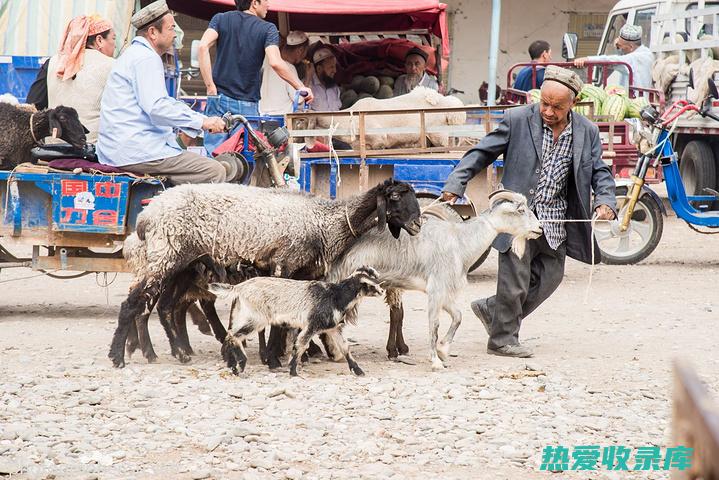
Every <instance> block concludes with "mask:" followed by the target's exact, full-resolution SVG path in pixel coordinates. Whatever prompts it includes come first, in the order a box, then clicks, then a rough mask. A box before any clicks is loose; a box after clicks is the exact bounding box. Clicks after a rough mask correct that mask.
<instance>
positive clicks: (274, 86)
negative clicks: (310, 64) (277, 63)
mask: <svg viewBox="0 0 719 480" xmlns="http://www.w3.org/2000/svg"><path fill="white" fill-rule="evenodd" d="M283 61H284V60H283ZM284 62H285V64H286V65H287V67H288V68H289V69H290V70H291V71H292V72H293V73H294V74H295V75H297V69H296V68H295V66H294V65H292V64H291V63H289V62H287V61H284ZM295 92H296V90H295V89H294V87H293V86H292V85H290V84H289V83H287V82H285V81H284V80H282V77H280V76H279V75H277V72H275V69H274V68H272V67H271V66H270V63H269V60H268V59H267V58H265V63H264V64H263V65H262V86H261V87H260V114H262V115H284V114H285V113H292V102H293V101H294V99H295Z"/></svg>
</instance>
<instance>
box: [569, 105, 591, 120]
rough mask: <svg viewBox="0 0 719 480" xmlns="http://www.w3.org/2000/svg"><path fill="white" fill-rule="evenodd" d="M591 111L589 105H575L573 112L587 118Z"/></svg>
mask: <svg viewBox="0 0 719 480" xmlns="http://www.w3.org/2000/svg"><path fill="white" fill-rule="evenodd" d="M590 109H591V107H590V106H589V105H575V106H573V107H572V111H573V112H576V113H578V114H580V115H584V116H585V117H587V116H589V111H590Z"/></svg>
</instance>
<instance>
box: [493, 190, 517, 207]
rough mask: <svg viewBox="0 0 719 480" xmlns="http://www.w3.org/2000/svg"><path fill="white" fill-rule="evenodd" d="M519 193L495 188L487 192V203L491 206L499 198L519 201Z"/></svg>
mask: <svg viewBox="0 0 719 480" xmlns="http://www.w3.org/2000/svg"><path fill="white" fill-rule="evenodd" d="M520 197H521V195H520V194H518V193H516V192H513V191H511V190H495V191H494V192H492V193H490V194H489V205H490V206H492V205H494V204H495V203H497V202H498V201H500V200H509V201H510V202H517V201H520Z"/></svg>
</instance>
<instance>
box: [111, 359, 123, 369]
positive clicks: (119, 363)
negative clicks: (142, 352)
mask: <svg viewBox="0 0 719 480" xmlns="http://www.w3.org/2000/svg"><path fill="white" fill-rule="evenodd" d="M112 366H113V367H115V368H125V359H124V358H113V359H112Z"/></svg>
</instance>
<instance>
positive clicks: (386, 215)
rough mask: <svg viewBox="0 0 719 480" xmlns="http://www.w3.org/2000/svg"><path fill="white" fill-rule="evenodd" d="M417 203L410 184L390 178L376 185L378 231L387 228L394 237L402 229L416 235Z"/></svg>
mask: <svg viewBox="0 0 719 480" xmlns="http://www.w3.org/2000/svg"><path fill="white" fill-rule="evenodd" d="M420 215H421V213H420V210H419V203H417V196H416V195H415V193H414V189H413V188H412V186H411V185H409V184H408V183H404V182H395V181H394V180H392V179H389V180H387V181H385V182H384V183H383V184H381V185H379V186H378V190H377V219H378V221H379V224H378V226H377V228H378V229H379V231H382V230H384V229H385V226H386V227H387V228H389V231H390V233H392V236H393V237H394V238H398V237H399V233H400V230H402V229H404V230H406V231H407V233H409V234H410V235H417V234H418V233H419V229H420V226H421V223H420Z"/></svg>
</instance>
